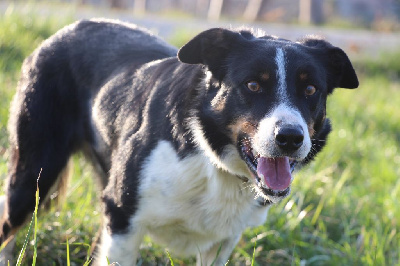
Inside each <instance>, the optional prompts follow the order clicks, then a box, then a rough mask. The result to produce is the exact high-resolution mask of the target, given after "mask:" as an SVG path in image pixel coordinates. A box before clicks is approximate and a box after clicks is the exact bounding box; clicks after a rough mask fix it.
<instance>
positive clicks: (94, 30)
mask: <svg viewBox="0 0 400 266" xmlns="http://www.w3.org/2000/svg"><path fill="white" fill-rule="evenodd" d="M176 51H177V50H176V48H173V47H172V46H170V45H168V44H166V43H165V42H164V41H162V40H161V39H159V38H157V37H155V36H153V35H152V34H150V33H149V32H147V31H145V30H143V29H139V28H137V27H135V26H132V25H131V24H124V23H121V22H116V21H111V20H106V21H105V20H87V21H79V22H77V23H74V24H72V25H70V26H67V27H65V28H64V29H62V30H60V31H59V32H58V33H56V34H55V35H53V36H52V37H51V38H49V39H48V40H46V41H44V42H43V43H42V45H41V46H40V47H39V48H37V49H36V50H35V51H34V52H33V53H32V55H31V56H30V57H28V58H27V59H26V60H25V62H24V64H23V67H22V75H21V79H20V81H19V84H18V89H17V93H16V96H15V97H14V100H13V103H12V106H11V112H10V122H9V131H10V163H9V165H10V167H9V177H8V182H9V184H8V188H7V192H6V193H7V197H8V200H7V202H4V198H3V204H6V206H5V209H6V210H8V213H7V211H6V212H4V213H2V214H0V217H1V221H0V226H1V227H2V228H1V229H2V230H1V232H2V235H1V236H0V242H1V243H2V242H3V241H5V240H6V239H7V238H8V237H9V236H10V235H11V234H13V233H14V232H15V230H17V229H18V227H19V226H21V225H22V224H23V223H24V222H25V221H26V219H27V216H28V215H29V214H30V213H32V212H33V210H34V200H32V199H33V198H34V197H35V196H34V195H35V188H36V182H37V178H38V176H39V173H40V180H39V186H40V198H41V202H40V203H41V204H43V203H44V202H45V199H46V196H48V194H49V191H52V190H54V189H55V190H57V189H61V186H62V184H64V183H65V182H63V180H62V179H63V174H62V173H64V171H62V170H63V169H65V168H66V166H67V164H68V161H69V158H70V156H71V155H72V153H74V152H75V151H77V150H79V149H81V148H82V147H83V146H85V145H84V144H85V143H89V144H90V143H91V142H93V141H94V140H93V138H94V133H93V130H92V126H91V121H90V117H91V101H92V99H93V98H94V97H95V96H96V94H97V92H98V90H99V89H100V88H101V87H102V85H103V84H105V83H106V82H107V81H108V80H110V79H111V78H112V77H113V76H115V75H117V74H118V73H119V72H122V71H127V70H129V71H130V72H134V71H135V70H136V69H137V68H138V67H140V66H141V65H143V64H145V63H147V62H150V61H153V60H157V59H162V58H166V57H170V56H174V55H176ZM86 146H90V145H86ZM9 206H12V208H10V207H9Z"/></svg>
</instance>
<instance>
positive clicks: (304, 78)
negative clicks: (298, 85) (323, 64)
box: [300, 73, 308, 81]
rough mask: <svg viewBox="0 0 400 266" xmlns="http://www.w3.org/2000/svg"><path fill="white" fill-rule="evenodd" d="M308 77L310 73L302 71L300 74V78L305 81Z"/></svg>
mask: <svg viewBox="0 0 400 266" xmlns="http://www.w3.org/2000/svg"><path fill="white" fill-rule="evenodd" d="M307 78H308V74H307V73H301V74H300V80H302V81H305V80H306V79H307Z"/></svg>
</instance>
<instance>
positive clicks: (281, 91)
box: [275, 48, 287, 100]
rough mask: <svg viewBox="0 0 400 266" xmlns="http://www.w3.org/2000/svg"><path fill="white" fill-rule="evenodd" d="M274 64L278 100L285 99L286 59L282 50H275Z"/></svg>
mask: <svg viewBox="0 0 400 266" xmlns="http://www.w3.org/2000/svg"><path fill="white" fill-rule="evenodd" d="M275 63H276V66H277V72H276V76H277V78H278V95H279V99H280V100H285V99H286V97H287V85H286V57H285V52H284V51H283V49H282V48H277V49H276V56H275Z"/></svg>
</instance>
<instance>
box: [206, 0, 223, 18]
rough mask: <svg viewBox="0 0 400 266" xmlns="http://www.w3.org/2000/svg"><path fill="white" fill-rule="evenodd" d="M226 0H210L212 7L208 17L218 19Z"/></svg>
mask: <svg viewBox="0 0 400 266" xmlns="http://www.w3.org/2000/svg"><path fill="white" fill-rule="evenodd" d="M223 3H224V0H210V7H209V9H208V19H209V20H218V19H219V18H220V16H221V10H222V5H223Z"/></svg>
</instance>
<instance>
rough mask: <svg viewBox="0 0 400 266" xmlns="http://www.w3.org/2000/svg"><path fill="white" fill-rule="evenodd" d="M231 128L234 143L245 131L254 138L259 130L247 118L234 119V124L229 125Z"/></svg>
mask: <svg viewBox="0 0 400 266" xmlns="http://www.w3.org/2000/svg"><path fill="white" fill-rule="evenodd" d="M229 128H230V130H231V132H232V135H231V138H232V140H233V142H234V143H235V142H237V141H238V137H239V134H240V133H245V134H246V135H247V136H249V137H250V138H252V137H253V136H254V135H255V133H256V130H257V127H256V126H255V125H254V124H252V123H251V122H249V121H248V120H247V119H245V118H239V119H238V120H236V121H234V123H233V124H231V125H229Z"/></svg>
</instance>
